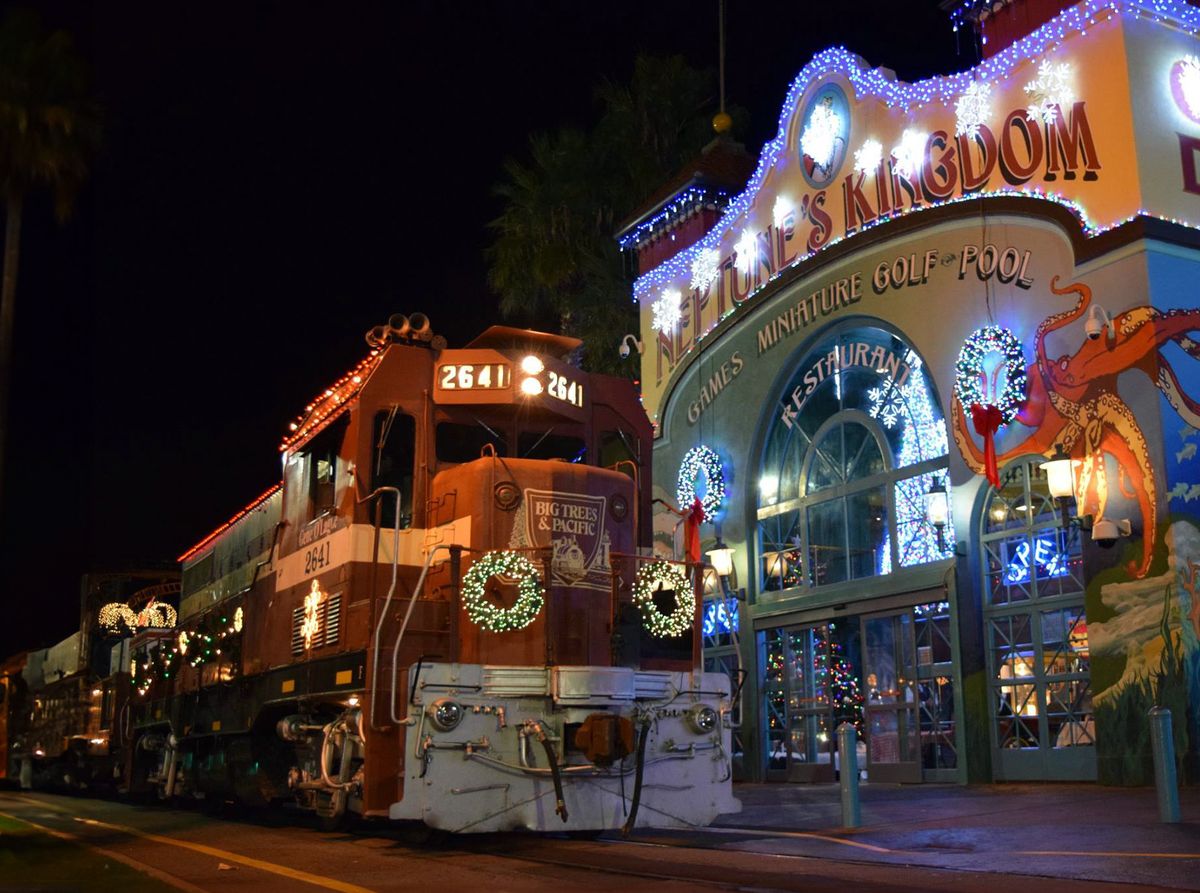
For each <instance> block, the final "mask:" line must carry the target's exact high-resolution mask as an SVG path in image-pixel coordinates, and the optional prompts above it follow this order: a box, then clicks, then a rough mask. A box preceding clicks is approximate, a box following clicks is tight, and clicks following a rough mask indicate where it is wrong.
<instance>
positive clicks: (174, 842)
mask: <svg viewBox="0 0 1200 893" xmlns="http://www.w3.org/2000/svg"><path fill="white" fill-rule="evenodd" d="M75 821H77V822H83V823H84V824H85V825H96V826H97V827H100V828H111V829H112V830H113V831H120V832H122V833H124V834H132V835H133V836H134V837H140V838H142V839H143V840H149V841H153V842H154V843H163V844H167V845H168V846H177V847H179V848H180V849H185V850H192V851H193V852H196V853H203V854H204V855H206V856H213V857H215V858H218V859H221V860H223V861H226V862H237V863H238V864H239V865H246V866H248V867H250V868H257V869H258V870H259V871H266V872H270V873H271V874H278V875H281V876H282V877H286V878H291V879H292V880H294V881H301V882H303V883H305V884H312V885H313V886H314V887H324V888H325V889H326V890H337V891H338V893H374V891H373V890H369V889H368V888H366V887H360V886H358V884H348V883H346V882H345V881H339V880H337V879H336V878H331V877H324V876H322V875H319V874H309V873H308V872H307V871H300V870H298V869H295V868H288V867H287V866H286V865H277V864H275V863H274V862H265V861H263V860H262V859H255V858H253V857H252V856H243V855H242V854H241V853H233V852H230V851H229V850H222V849H218V848H217V847H212V846H208V845H207V844H203V843H193V842H192V841H190V840H179V839H178V838H175V837H164V836H162V835H161V834H150V833H149V832H146V831H139V830H138V829H137V828H130V827H128V826H127V825H114V824H111V823H109V822H102V821H100V820H99V819H80V818H76V820H75Z"/></svg>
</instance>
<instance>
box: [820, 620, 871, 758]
mask: <svg viewBox="0 0 1200 893" xmlns="http://www.w3.org/2000/svg"><path fill="white" fill-rule="evenodd" d="M831 629H832V627H831ZM817 650H818V654H817V656H816V658H815V659H814V664H815V665H817V667H820V669H819V670H818V672H821V673H824V675H825V676H826V678H827V680H828V681H827V683H826V686H825V696H826V698H827V699H828V702H829V705H830V707H831V708H832V728H830V729H828V730H827V731H828V733H829V734H830V735H831V736H832V735H834V734H836V733H837V728H838V726H840V725H841V724H842V723H844V722H848V723H850V724H851V725H853V726H854V727H855V728H856V729H858V737H860V738H861V737H862V734H863V696H862V693H861V692H860V691H859V690H858V677H857V676H855V675H854V667H852V666H851V665H850V662H849V661H848V660H846V656H845V652H843V651H842V646H841V643H839V642H838V641H837V640H835V639H825V638H822V639H821V640H820V644H819V645H818V646H817Z"/></svg>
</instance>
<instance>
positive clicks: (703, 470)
mask: <svg viewBox="0 0 1200 893" xmlns="http://www.w3.org/2000/svg"><path fill="white" fill-rule="evenodd" d="M699 475H704V496H703V497H701V499H700V505H701V507H702V508H703V509H704V520H705V521H710V522H711V521H712V519H713V517H714V516H715V515H716V513H717V512H718V511H720V509H721V504H722V503H723V502H724V501H725V472H724V470H723V469H722V468H721V457H720V456H718V455H717V451H716V450H714V449H713V448H712V447H707V446H704V445H703V444H701V445H700V446H697V447H692V448H691V449H690V450H688V451H687V452H686V453H684V454H683V461H682V462H681V463H679V481H678V483H677V484H676V486H675V501H676V502H677V503H678V504H679V508H680V509H682V510H683V511H685V512H686V511H687V510H688V508H689V507H690V506H691V504H692V503H693V502H694V501H695V499H696V478H697V477H698V476H699Z"/></svg>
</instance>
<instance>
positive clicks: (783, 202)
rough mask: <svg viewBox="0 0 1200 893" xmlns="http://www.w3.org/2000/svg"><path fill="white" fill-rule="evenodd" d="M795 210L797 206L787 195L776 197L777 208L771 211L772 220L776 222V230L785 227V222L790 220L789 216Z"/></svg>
mask: <svg viewBox="0 0 1200 893" xmlns="http://www.w3.org/2000/svg"><path fill="white" fill-rule="evenodd" d="M795 210H796V206H795V204H793V203H792V200H791V199H790V198H788V197H787V196H786V195H777V196H775V207H774V208H772V209H771V219H772V220H774V221H775V226H776V228H779V227H781V226H783V222H784V221H785V220H787V219H788V215H789V214H791V213H792V212H793V211H795Z"/></svg>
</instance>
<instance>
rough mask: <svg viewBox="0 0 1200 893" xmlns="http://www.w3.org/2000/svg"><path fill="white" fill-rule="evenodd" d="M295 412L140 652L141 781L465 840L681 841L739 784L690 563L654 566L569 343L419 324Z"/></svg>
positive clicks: (634, 474) (633, 426) (641, 452)
mask: <svg viewBox="0 0 1200 893" xmlns="http://www.w3.org/2000/svg"><path fill="white" fill-rule="evenodd" d="M367 341H368V344H369V345H370V352H369V354H368V355H367V356H366V358H365V359H363V360H362V361H361V362H360V363H359V364H358V365H356V366H355V367H354V368H353V369H352V370H351V371H350V372H348V373H347V374H346V375H345V376H343V377H342V378H340V379H338V380H337V381H336V382H334V383H333V384H332V385H331V386H330V387H329V388H327V389H326V390H325V391H324V392H322V394H320V395H319V396H318V397H317V398H316V399H315V400H313V401H312V403H311V404H309V406H307V407H306V409H305V412H304V414H303V415H302V416H301V417H300V418H299V419H297V420H296V422H294V423H293V424H292V426H291V431H290V432H289V434H288V435H287V436H286V437H285V438H284V440H283V443H282V445H281V454H282V463H283V474H282V480H281V481H280V483H279V484H278V485H277V486H274V487H272V488H271V489H269V490H268V491H267V492H265V493H264V494H262V495H261V496H260V497H258V498H257V499H255V500H253V501H252V502H251V503H250V504H249V505H247V506H246V507H245V508H244V509H243V510H241V511H240V512H238V513H237V514H236V515H235V516H233V517H232V518H231V519H230V520H229V522H228V523H226V524H225V525H223V526H222V527H221V528H219V529H218V530H217V531H214V532H213V533H212V534H211V535H209V536H208V537H206V538H204V539H203V540H202V541H201V542H199V543H198V544H197V545H196V546H195V547H193V548H192V549H189V550H188V551H187V552H186V553H185V554H184V555H183V556H182V557H181V563H182V580H183V583H182V587H183V588H182V594H181V600H180V607H179V627H178V629H177V630H176V631H175V632H174V633H173V634H171V635H169V636H167V635H164V634H163V633H162V632H161V631H147V632H145V633H143V634H141V635H140V636H138V637H136V638H134V639H133V641H132V652H131V671H132V678H133V682H132V695H131V697H132V705H133V706H132V709H131V714H132V717H133V719H132V728H133V741H134V743H133V746H132V747H131V748H129V751H128V754H127V760H126V766H125V778H126V784H127V786H128V787H129V789H130V790H132V791H135V792H136V791H147V792H150V791H152V792H155V793H157V795H158V796H161V797H194V798H205V799H213V798H215V799H220V800H236V801H240V802H244V803H256V804H276V805H287V806H292V807H298V808H301V809H307V810H310V811H312V812H314V813H316V814H317V815H318V816H319V817H320V818H321V820H322V821H323V822H325V823H329V824H335V823H337V822H340V821H341V820H342V819H344V818H345V817H347V816H349V815H358V816H363V817H371V818H379V819H393V820H415V821H420V822H424V823H425V824H426V825H429V826H431V827H434V828H438V829H445V830H449V831H454V832H483V831H496V830H508V829H529V830H535V831H555V830H565V831H577V832H591V831H599V830H604V829H612V828H618V827H623V826H624V827H627V828H631V827H634V826H638V827H641V826H646V827H691V826H696V825H702V824H706V823H708V822H710V821H711V820H712V819H713V818H715V816H716V815H718V814H719V813H728V812H734V811H736V810H737V809H738V808H739V806H738V803H737V801H736V800H735V799H734V798H733V796H732V792H731V758H730V729H729V726H730V715H731V703H732V702H731V692H730V681H729V679H728V677H726V676H724V675H721V674H713V673H704V672H702V670H701V666H702V662H701V653H700V648H701V641H700V633H699V621H700V610H699V607H698V601H699V599H698V598H697V594H698V592H699V580H700V576H701V570H702V569H701V568H700V567H698V566H689V565H682V564H673V563H671V562H664V561H656V560H654V559H652V558H651V557H650V549H649V545H650V504H649V481H648V479H647V477H648V468H649V458H650V448H651V443H650V441H651V429H650V426H649V422H648V420H647V418H646V415H645V413H644V411H643V410H642V408H641V405H640V402H639V400H638V396H637V393H636V390H635V388H634V387H633V385H632V384H631V383H630V382H628V381H625V380H620V379H616V378H612V377H607V376H601V375H594V374H587V373H584V372H582V371H580V369H578V368H577V367H576V366H574V365H572V364H571V363H570V362H569V358H570V356H571V355H572V354H573V353H574V352H575V351H576V350H577V349H578V347H579V342H578V341H577V340H575V339H571V338H566V337H561V336H556V335H549V334H544V333H538V332H530V331H525V330H519V329H511V328H506V327H493V328H490V329H488V330H487V331H486V332H485V333H483V334H482V335H481V336H480V337H478V338H477V339H475V340H474V341H473V342H471V343H470V344H468V345H467V346H466V347H465V348H462V349H448V348H447V346H446V343H445V341H444V339H442V338H440V337H438V336H435V335H434V334H433V333H432V332H431V330H430V327H429V323H428V321H427V320H426V319H425V317H424V316H423V315H421V314H414V315H412V316H410V317H404V316H402V315H397V316H394V317H393V318H391V319H390V320H389V322H388V324H386V325H382V326H376V327H375V328H374V329H372V330H371V331H370V332H368V334H367Z"/></svg>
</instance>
